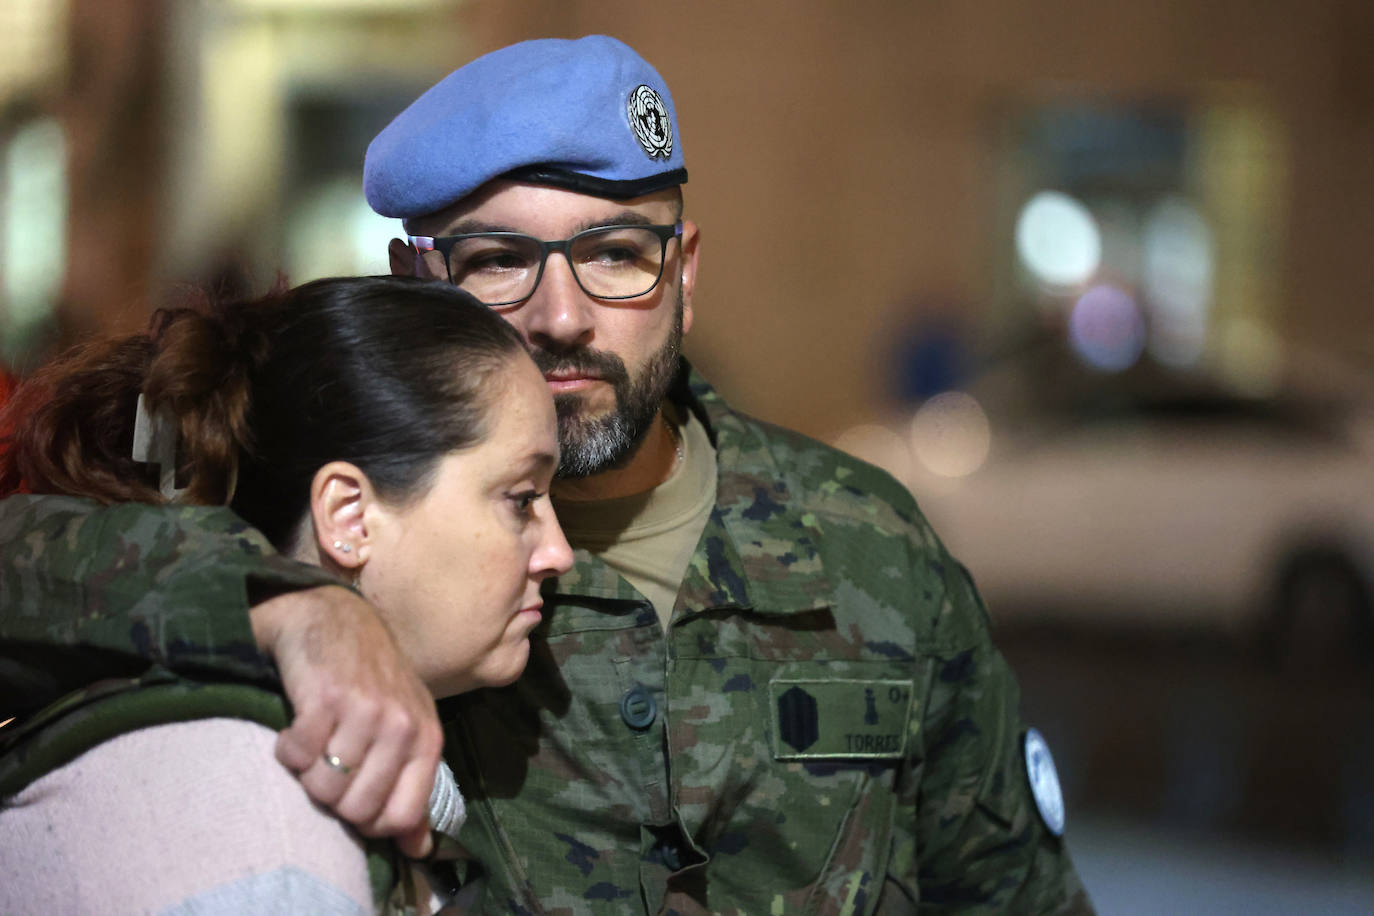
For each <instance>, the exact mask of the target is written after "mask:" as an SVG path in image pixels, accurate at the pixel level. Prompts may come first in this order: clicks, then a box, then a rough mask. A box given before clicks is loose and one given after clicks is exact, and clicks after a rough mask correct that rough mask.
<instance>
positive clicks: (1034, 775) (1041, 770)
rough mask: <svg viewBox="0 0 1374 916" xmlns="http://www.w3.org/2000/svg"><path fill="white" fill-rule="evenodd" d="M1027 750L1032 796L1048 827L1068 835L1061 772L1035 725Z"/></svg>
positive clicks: (1026, 742)
mask: <svg viewBox="0 0 1374 916" xmlns="http://www.w3.org/2000/svg"><path fill="white" fill-rule="evenodd" d="M1022 747H1023V749H1024V750H1025V753H1026V779H1027V780H1029V782H1030V790H1031V797H1032V798H1034V799H1035V807H1036V810H1038V811H1039V812H1040V820H1042V821H1044V822H1045V828H1046V829H1047V830H1049V832H1050V833H1052V834H1054V835H1055V836H1063V835H1064V793H1063V792H1062V791H1060V788H1059V774H1058V773H1057V772H1055V769H1054V758H1053V757H1051V756H1050V746H1049V745H1048V744H1046V743H1045V739H1044V737H1043V736H1042V735H1041V734H1040V732H1038V731H1037V730H1035V729H1033V728H1029V729H1026V737H1025V739H1024V740H1023V742H1022Z"/></svg>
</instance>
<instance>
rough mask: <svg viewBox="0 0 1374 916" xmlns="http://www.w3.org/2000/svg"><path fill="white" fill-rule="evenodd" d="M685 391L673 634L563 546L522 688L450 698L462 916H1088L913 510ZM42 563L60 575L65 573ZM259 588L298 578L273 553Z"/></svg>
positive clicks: (900, 493) (608, 573)
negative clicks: (688, 521) (688, 417)
mask: <svg viewBox="0 0 1374 916" xmlns="http://www.w3.org/2000/svg"><path fill="white" fill-rule="evenodd" d="M680 381H681V382H682V384H680V385H679V386H678V388H677V389H676V390H675V394H674V397H675V398H676V399H678V400H679V401H681V402H682V403H684V404H685V405H686V406H687V407H689V408H690V409H692V410H695V411H696V412H697V413H698V414H699V416H701V418H702V420H703V422H704V423H705V424H706V426H707V429H708V430H709V431H710V433H711V436H712V439H713V441H714V443H715V445H716V447H717V455H718V462H719V492H718V498H717V505H716V506H715V509H714V510H713V513H712V516H711V519H710V520H709V522H708V523H707V526H706V529H705V531H704V532H703V534H702V538H701V541H700V543H699V545H698V548H697V551H696V555H695V557H694V558H693V560H692V563H691V565H690V568H689V571H688V575H687V577H686V580H685V581H684V583H683V586H682V589H681V591H680V593H679V596H678V601H677V605H676V607H675V609H674V613H673V617H672V620H671V622H670V626H669V628H668V631H667V632H666V633H665V632H664V631H663V628H662V627H661V626H660V624H659V622H658V619H657V617H656V616H655V614H654V611H653V609H652V607H651V606H650V604H649V603H648V601H647V600H645V599H644V598H643V597H642V596H641V595H639V594H637V593H636V592H635V590H634V589H633V588H632V587H631V586H630V585H629V584H628V583H627V582H625V581H624V580H623V579H622V578H620V577H619V576H618V575H617V574H615V573H614V572H613V571H612V570H610V569H609V568H608V567H606V566H605V565H604V564H602V563H600V562H598V561H597V560H595V559H594V558H592V557H591V556H589V555H588V554H586V553H585V552H581V551H579V552H578V562H577V564H576V566H575V567H574V569H573V570H572V571H571V572H570V573H569V574H568V575H566V576H563V577H561V579H560V580H559V581H558V582H557V583H556V592H557V593H556V594H553V595H550V596H549V599H548V602H547V604H546V608H545V610H546V619H545V621H544V623H542V624H541V625H540V627H539V629H538V630H536V632H535V635H534V638H533V641H532V650H533V651H532V653H531V661H530V665H529V668H528V670H527V671H526V673H525V675H524V676H523V677H522V678H521V679H520V681H518V682H517V683H516V684H515V685H512V686H511V687H509V688H504V689H501V690H484V691H478V692H475V693H472V694H467V695H464V696H460V697H456V698H454V699H452V700H450V701H446V702H445V703H443V704H441V712H442V713H443V715H444V719H445V722H446V727H447V730H448V740H447V745H446V756H447V758H448V760H449V762H450V764H451V765H452V766H453V768H454V771H455V774H456V775H457V777H458V781H459V784H460V785H462V787H463V791H464V793H465V795H466V796H467V799H468V806H469V818H468V821H467V824H466V826H465V827H464V831H463V834H462V836H461V840H462V843H463V846H464V847H465V850H466V852H467V853H468V855H469V856H470V858H468V859H466V860H465V861H464V862H462V863H460V864H462V865H463V869H462V871H463V877H464V878H465V880H466V881H467V882H468V883H469V884H470V885H471V887H469V888H465V891H464V899H465V900H468V899H471V900H472V911H474V912H490V913H547V914H554V913H633V912H645V913H654V912H665V913H701V912H713V913H733V914H751V916H752V914H774V913H778V914H781V913H786V914H792V913H845V914H848V913H856V914H858V913H866V914H896V913H917V912H919V913H932V914H933V913H1080V912H1091V906H1090V904H1089V902H1088V900H1087V898H1086V896H1085V894H1084V893H1083V890H1082V887H1081V885H1080V883H1079V880H1078V878H1077V875H1076V874H1075V872H1074V870H1073V867H1072V864H1071V863H1070V861H1069V858H1068V855H1067V852H1066V851H1065V849H1064V847H1063V845H1062V842H1061V841H1060V840H1059V839H1057V838H1056V837H1054V836H1052V835H1051V834H1050V833H1049V831H1047V830H1046V829H1045V827H1044V825H1043V824H1042V823H1041V821H1040V819H1039V817H1038V815H1037V814H1036V809H1035V804H1034V802H1033V800H1032V798H1031V794H1030V790H1029V788H1028V785H1027V779H1026V773H1025V766H1024V763H1023V761H1022V755H1021V750H1020V747H1021V738H1022V726H1021V723H1020V720H1019V716H1018V713H1017V703H1018V694H1017V688H1016V683H1015V679H1014V677H1013V676H1012V674H1011V672H1010V670H1009V669H1008V668H1007V666H1006V664H1005V662H1004V661H1003V659H1002V657H1001V656H1000V654H998V653H997V651H996V650H995V648H994V647H993V646H992V643H991V639H990V636H989V632H988V620H987V616H986V613H985V611H984V609H983V607H982V605H981V602H980V601H979V599H978V597H977V595H976V593H975V591H974V588H973V586H972V583H971V582H970V580H969V577H968V575H967V573H966V572H965V571H964V569H963V568H962V567H961V566H960V565H959V564H958V563H957V562H956V561H954V560H953V559H952V558H951V557H950V556H949V555H948V554H947V552H946V551H945V549H944V547H943V546H942V545H941V544H940V542H939V540H938V539H937V538H936V537H935V535H934V533H933V532H932V531H931V530H930V528H929V527H928V525H927V524H926V523H925V521H924V519H923V518H922V516H921V515H920V513H919V511H918V510H917V508H916V506H915V504H914V502H913V500H912V499H911V497H910V495H909V494H908V493H907V492H906V491H905V490H904V489H903V488H902V487H901V486H900V485H898V484H897V483H896V482H895V481H893V480H892V479H891V478H890V477H888V476H887V475H886V474H883V473H882V472H880V471H878V470H876V469H874V468H872V467H870V466H868V465H865V464H863V463H862V462H859V461H857V460H855V459H852V458H849V457H847V456H845V455H842V454H841V453H839V452H836V451H834V450H832V449H829V448H826V447H824V446H822V445H819V444H817V443H815V442H812V441H811V440H808V439H806V438H804V437H802V436H799V435H797V434H795V433H791V432H788V431H785V430H780V429H778V428H776V427H772V426H769V425H767V424H763V423H759V422H756V421H753V420H750V419H748V418H746V417H743V416H741V415H739V414H737V413H735V412H733V411H731V410H730V409H729V408H728V406H726V404H725V403H724V402H723V401H722V400H721V399H720V398H719V396H718V395H716V394H715V393H714V392H713V391H712V390H711V389H710V387H709V386H707V385H706V383H705V382H704V381H703V380H702V379H701V378H700V377H699V376H697V375H695V374H694V373H693V374H691V376H690V387H689V386H688V385H687V384H686V379H685V378H684V379H683V380H680ZM9 502H10V501H7V502H6V503H5V504H0V526H3V524H4V523H5V521H6V520H7V516H8V515H9V513H10V508H9V505H8V503H9ZM140 511H142V512H146V513H150V518H149V519H148V520H146V521H144V522H141V523H140V524H142V525H144V526H148V530H154V531H160V534H159V535H158V536H160V537H164V538H171V539H173V540H176V539H178V538H183V539H185V540H187V541H198V539H199V538H200V535H199V534H197V533H196V532H194V531H187V532H183V533H181V534H174V533H173V532H172V531H170V530H167V529H165V528H161V527H160V526H159V523H157V522H156V521H155V519H156V518H157V517H158V515H159V513H161V515H162V516H164V521H165V522H166V524H168V525H170V526H171V528H176V527H177V526H179V525H183V524H184V525H191V524H193V522H194V521H195V520H194V519H187V518H182V519H176V520H172V521H166V520H165V516H166V515H167V514H168V513H167V511H166V510H150V509H148V508H146V507H145V508H144V509H142V510H140ZM16 530H18V531H23V530H25V526H24V525H23V524H22V523H21V524H20V525H18V527H17V529H16ZM212 541H214V537H213V536H212V535H211V534H207V535H206V536H205V538H204V540H203V542H201V543H199V544H198V546H199V548H203V549H205V550H207V551H209V553H207V554H206V555H205V556H203V557H199V558H196V559H192V558H191V557H189V556H180V557H174V563H182V562H184V563H188V564H192V565H195V564H198V563H199V564H204V563H218V562H223V563H225V564H228V565H230V566H232V567H235V568H238V569H243V568H245V565H252V561H250V560H249V559H248V556H247V555H246V554H245V556H241V557H232V558H231V557H230V556H228V555H229V554H231V553H233V552H235V551H242V550H243V545H242V544H239V543H236V542H234V539H233V538H227V539H226V543H223V544H220V545H218V546H215V545H214V544H212V543H211V542H212ZM141 549H142V550H144V551H146V552H147V554H149V555H156V556H164V553H162V552H160V551H158V550H156V549H155V548H154V547H153V545H143V546H142V547H141ZM0 559H3V560H4V565H3V566H0V569H4V570H5V575H8V570H9V568H10V565H9V564H10V563H11V558H10V557H9V556H8V555H6V556H4V557H0ZM29 559H30V560H32V559H33V558H32V556H30V557H29ZM57 559H58V558H57V557H55V556H51V555H49V558H48V562H47V564H46V566H47V567H48V568H50V569H52V571H53V573H54V579H65V581H73V579H72V577H71V576H70V570H66V571H64V570H62V569H61V568H60V567H62V566H63V563H61V562H56V561H57ZM34 565H37V566H43V565H44V564H43V563H42V562H39V563H36V564H34ZM122 569H123V572H122V573H121V575H122V576H123V577H124V578H131V579H140V578H141V579H142V580H143V584H147V581H148V579H149V578H150V577H151V578H157V577H162V576H171V575H172V572H171V571H170V570H168V569H162V570H155V571H154V570H147V569H145V570H143V571H139V572H137V573H135V572H134V571H132V570H130V569H129V568H128V567H127V566H125V567H122ZM259 576H260V580H261V581H262V582H263V583H264V585H272V586H273V587H281V588H285V587H291V581H290V577H289V576H288V575H286V573H285V572H284V570H283V568H282V564H280V563H278V564H275V565H274V566H273V567H272V569H271V570H267V569H264V570H263V571H262V572H261V573H260V574H259ZM277 576H280V578H275V577H277ZM75 581H79V580H75ZM109 581H110V580H109V578H108V577H107V578H106V579H105V580H104V581H103V582H102V583H101V584H100V589H101V590H103V589H107V588H109V587H110V585H109ZM550 584H551V585H554V584H555V583H550ZM0 596H3V593H0ZM30 600H32V599H30ZM87 600H88V601H100V600H102V599H101V597H100V596H98V595H91V596H88V597H87ZM8 602H9V596H4V600H3V603H0V618H7V617H8V616H9V615H10V613H11V605H10V604H9V603H8ZM235 613H236V614H237V615H238V616H239V617H244V616H246V615H244V614H242V612H241V611H236V612H233V613H227V612H223V609H222V612H221V613H219V614H208V615H207V616H206V617H205V618H204V622H205V624H206V626H207V627H209V628H210V630H213V636H214V638H213V639H212V638H211V633H210V632H209V631H207V632H206V633H204V634H201V636H200V643H199V644H200V645H214V646H216V647H219V649H218V650H217V651H208V652H202V653H198V654H197V656H196V657H197V661H198V662H200V663H204V664H215V663H216V662H215V658H216V656H217V652H218V651H223V650H224V649H226V648H227V647H228V646H229V645H230V644H231V643H230V642H228V641H226V639H225V634H226V633H233V632H235V626H236V624H235V623H234V621H232V620H230V619H228V618H230V617H233V616H234V614H235ZM211 618H213V619H211ZM0 625H3V626H4V627H6V628H7V627H8V623H7V622H5V620H3V619H0ZM242 625H243V624H239V626H242ZM116 629H117V628H116ZM50 632H51V635H52V636H53V637H55V638H58V639H62V638H64V637H62V636H61V634H60V633H59V632H58V631H57V630H56V629H54V630H51V631H50ZM126 632H127V628H126ZM155 632H156V631H155ZM0 635H5V634H0ZM115 641H116V642H117V641H118V640H115ZM127 643H128V640H127V636H126V645H125V647H124V649H125V652H126V653H127V652H129V651H130V649H132V650H133V654H136V655H143V656H148V655H150V654H160V655H161V656H164V657H165V656H168V655H169V654H170V653H169V651H168V649H169V647H168V646H167V644H165V643H163V644H160V645H159V647H158V648H157V649H156V650H150V649H149V648H148V647H139V646H130V645H128V644H127ZM230 654H232V653H230ZM184 658H185V657H184V656H181V657H178V658H176V659H172V660H171V662H170V663H171V664H172V665H176V664H178V663H180V662H182V661H183V660H184ZM235 664H236V663H235V662H233V661H226V662H225V665H226V667H230V668H232V667H235ZM237 664H241V661H240V662H238V663H237ZM1069 829H1070V831H1072V825H1070V828H1069Z"/></svg>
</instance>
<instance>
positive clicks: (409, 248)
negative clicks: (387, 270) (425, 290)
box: [386, 239, 420, 277]
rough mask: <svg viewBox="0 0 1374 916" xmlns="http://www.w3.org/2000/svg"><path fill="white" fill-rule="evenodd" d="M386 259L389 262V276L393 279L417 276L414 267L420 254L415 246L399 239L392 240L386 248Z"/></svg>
mask: <svg viewBox="0 0 1374 916" xmlns="http://www.w3.org/2000/svg"><path fill="white" fill-rule="evenodd" d="M386 253H387V258H388V259H389V260H390V261H391V275H392V276H394V277H414V276H417V271H416V269H415V268H416V267H417V266H418V262H419V260H420V254H419V252H417V251H416V250H415V246H414V245H411V244H410V243H409V242H403V241H401V240H400V239H392V240H391V241H390V242H389V243H387V246H386Z"/></svg>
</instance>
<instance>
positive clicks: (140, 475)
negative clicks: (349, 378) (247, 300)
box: [0, 298, 272, 503]
mask: <svg viewBox="0 0 1374 916" xmlns="http://www.w3.org/2000/svg"><path fill="white" fill-rule="evenodd" d="M271 312H272V308H271V300H270V298H269V299H266V300H260V301H259V302H258V303H254V306H253V307H252V308H248V307H224V306H220V307H215V306H212V305H210V304H208V303H205V302H200V303H197V304H195V305H192V306H188V307H183V308H176V309H161V310H159V311H157V312H156V313H154V315H153V317H152V319H151V321H150V325H149V330H148V331H147V332H145V333H143V334H137V335H133V336H129V337H124V338H117V339H113V340H106V341H99V342H95V343H90V344H86V345H84V346H80V347H77V348H75V349H73V350H71V351H69V352H68V353H66V354H64V355H63V356H60V357H59V358H58V359H57V360H56V361H54V362H52V363H50V364H49V365H47V366H45V367H44V368H43V369H41V370H39V371H38V372H37V373H36V374H35V375H34V376H33V377H32V378H30V379H28V380H26V381H25V382H23V383H22V384H21V385H20V386H19V388H18V389H17V390H16V392H15V394H14V397H13V398H12V399H11V400H10V402H9V403H8V404H7V405H6V406H5V407H4V409H3V412H0V429H12V430H13V432H12V433H11V434H10V436H8V437H7V439H8V441H7V442H6V448H5V450H4V452H3V453H0V496H4V495H8V494H10V493H13V492H17V491H18V490H19V489H21V484H22V488H23V489H25V490H27V491H28V492H31V493H62V494H67V495H70V496H84V497H88V498H90V499H95V500H98V501H100V502H102V503H112V502H126V501H136V502H148V503H159V502H164V501H165V497H164V496H163V495H162V493H161V492H160V491H159V489H158V476H157V468H156V467H154V466H151V465H148V464H144V463H140V462H136V461H134V459H133V457H132V455H131V450H132V446H133V438H134V413H135V409H136V405H137V403H138V396H139V393H140V392H142V393H143V395H144V401H145V404H146V405H147V407H148V409H149V411H150V412H151V413H154V414H156V413H158V412H159V411H164V412H165V413H166V415H167V416H169V417H173V418H175V422H176V424H177V426H178V428H179V437H178V446H177V459H178V468H177V479H178V485H179V486H183V487H185V489H186V492H185V493H184V494H182V496H181V499H182V501H183V502H189V503H227V502H228V501H229V499H230V498H231V497H232V495H233V494H232V487H233V482H234V478H235V472H236V469H237V461H238V455H239V452H240V450H241V449H242V448H245V447H247V445H248V444H249V440H248V425H247V412H248V407H249V381H248V379H249V373H250V371H251V366H250V363H251V362H253V361H254V360H255V359H257V360H260V359H261V358H262V354H263V353H264V352H265V350H266V343H265V335H264V330H263V329H262V328H261V327H254V326H255V325H261V324H263V323H264V322H265V321H266V320H267V319H268V318H269V317H270V314H271Z"/></svg>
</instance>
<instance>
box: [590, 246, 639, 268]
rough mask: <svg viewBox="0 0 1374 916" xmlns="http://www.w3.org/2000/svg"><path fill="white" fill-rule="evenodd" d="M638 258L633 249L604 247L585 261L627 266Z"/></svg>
mask: <svg viewBox="0 0 1374 916" xmlns="http://www.w3.org/2000/svg"><path fill="white" fill-rule="evenodd" d="M639 258H640V253H639V251H638V250H636V249H634V248H630V247H628V246H625V245H604V246H602V247H600V248H598V249H596V250H595V251H593V252H591V255H590V256H589V257H588V259H587V260H589V261H593V262H595V263H597V264H608V265H609V264H628V263H630V262H632V261H636V260H638V259H639Z"/></svg>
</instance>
